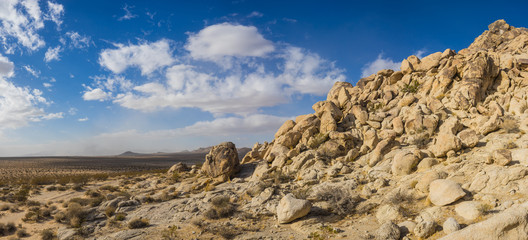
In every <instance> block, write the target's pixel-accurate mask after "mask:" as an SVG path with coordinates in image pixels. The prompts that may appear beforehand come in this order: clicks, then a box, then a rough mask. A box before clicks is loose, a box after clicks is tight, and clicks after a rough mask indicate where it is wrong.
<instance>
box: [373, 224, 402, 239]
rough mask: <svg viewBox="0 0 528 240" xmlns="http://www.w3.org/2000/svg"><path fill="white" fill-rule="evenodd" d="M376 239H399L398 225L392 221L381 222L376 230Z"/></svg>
mask: <svg viewBox="0 0 528 240" xmlns="http://www.w3.org/2000/svg"><path fill="white" fill-rule="evenodd" d="M375 239H377V240H399V239H400V229H399V228H398V225H396V224H394V223H392V222H386V223H384V224H382V225H381V226H380V227H379V228H378V230H376V237H375Z"/></svg>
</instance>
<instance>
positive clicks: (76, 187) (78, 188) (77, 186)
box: [71, 183, 83, 192]
mask: <svg viewBox="0 0 528 240" xmlns="http://www.w3.org/2000/svg"><path fill="white" fill-rule="evenodd" d="M71 189H72V190H74V191H77V192H80V191H82V190H83V184H80V183H76V184H73V186H72V188H71Z"/></svg>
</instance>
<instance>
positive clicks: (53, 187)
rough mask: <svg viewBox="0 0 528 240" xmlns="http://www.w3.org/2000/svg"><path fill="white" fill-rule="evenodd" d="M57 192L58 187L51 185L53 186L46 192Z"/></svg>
mask: <svg viewBox="0 0 528 240" xmlns="http://www.w3.org/2000/svg"><path fill="white" fill-rule="evenodd" d="M55 190H57V186H55V185H51V186H48V187H46V191H48V192H51V191H55Z"/></svg>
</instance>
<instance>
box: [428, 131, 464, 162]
mask: <svg viewBox="0 0 528 240" xmlns="http://www.w3.org/2000/svg"><path fill="white" fill-rule="evenodd" d="M461 148H462V141H461V140H460V138H458V137H457V136H455V135H454V134H452V133H440V134H438V136H437V137H436V142H435V144H434V145H433V146H431V148H430V149H429V150H430V151H431V152H432V153H433V154H434V155H435V157H444V156H445V155H446V153H447V152H449V151H451V150H453V151H458V150H460V149H461Z"/></svg>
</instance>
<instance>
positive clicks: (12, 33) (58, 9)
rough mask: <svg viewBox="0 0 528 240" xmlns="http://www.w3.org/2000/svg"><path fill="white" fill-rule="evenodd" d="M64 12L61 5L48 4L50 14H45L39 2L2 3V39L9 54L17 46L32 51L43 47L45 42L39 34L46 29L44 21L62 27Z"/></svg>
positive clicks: (22, 0)
mask: <svg viewBox="0 0 528 240" xmlns="http://www.w3.org/2000/svg"><path fill="white" fill-rule="evenodd" d="M63 12H64V9H63V7H62V5H61V4H56V3H52V2H48V12H45V13H43V12H42V10H41V9H40V6H39V4H38V0H3V1H0V25H1V27H0V39H1V41H2V43H3V44H4V46H5V47H6V49H7V50H8V51H7V52H12V51H13V49H15V48H18V45H17V44H20V45H21V46H22V47H25V48H28V49H29V50H32V51H34V50H37V49H39V48H41V47H43V46H44V45H45V42H44V40H43V39H42V37H41V36H40V35H39V34H38V33H37V32H38V31H39V30H41V29H43V28H44V20H50V21H53V22H55V23H56V24H57V25H60V24H61V23H62V20H61V17H62V14H63ZM43 15H45V16H46V17H45V18H43V17H42V16H43Z"/></svg>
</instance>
